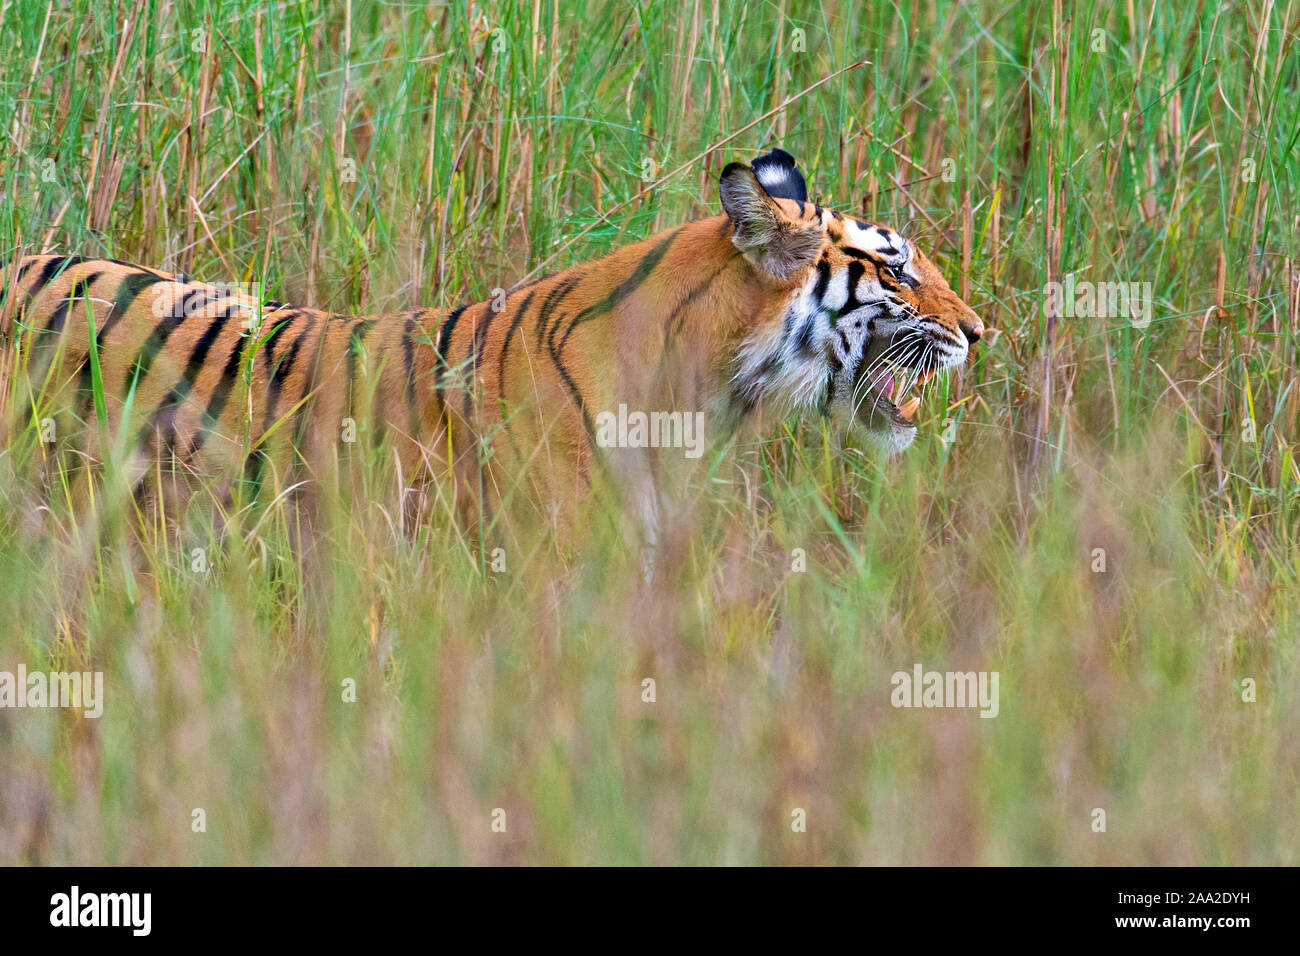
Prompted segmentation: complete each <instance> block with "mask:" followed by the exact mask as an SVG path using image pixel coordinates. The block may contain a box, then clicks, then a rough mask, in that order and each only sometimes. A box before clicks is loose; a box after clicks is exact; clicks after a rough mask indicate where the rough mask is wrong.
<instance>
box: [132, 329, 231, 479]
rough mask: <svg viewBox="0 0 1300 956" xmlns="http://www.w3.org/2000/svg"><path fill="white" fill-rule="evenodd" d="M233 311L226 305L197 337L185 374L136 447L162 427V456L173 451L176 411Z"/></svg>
mask: <svg viewBox="0 0 1300 956" xmlns="http://www.w3.org/2000/svg"><path fill="white" fill-rule="evenodd" d="M234 308H235V306H234V305H229V306H227V307H226V309H225V313H224V314H223V315H220V316H216V317H214V318H213V319H212V320H211V321H210V322H209V323H208V327H207V328H206V329H204V330H203V334H202V335H201V336H199V340H198V341H197V342H196V343H195V344H194V348H192V349H191V350H190V356H189V359H188V360H186V362H185V371H184V372H183V373H182V375H181V379H180V381H178V382H177V383H176V384H175V385H173V386H172V387H171V389H170V391H168V393H167V396H166V397H165V398H164V399H163V400H162V402H160V403H159V405H158V407H157V408H156V409H155V410H154V412H153V414H152V415H150V416H149V420H148V421H147V422H146V423H145V424H144V426H143V427H142V428H141V430H140V436H139V438H138V443H139V444H143V443H144V440H145V438H147V437H148V434H149V432H151V431H153V430H154V429H155V428H157V427H159V426H160V425H163V426H165V427H166V430H167V438H166V441H165V444H164V451H163V454H164V455H166V454H167V453H169V452H170V451H171V450H172V449H174V448H175V443H176V410H177V409H178V408H179V407H180V406H181V404H182V403H184V401H185V399H186V398H188V397H189V394H190V392H191V391H192V390H193V388H194V383H195V382H196V381H197V380H198V377H199V373H200V372H202V371H203V366H204V364H205V363H206V362H207V358H208V353H209V352H210V351H211V350H212V345H213V343H214V342H216V340H217V337H218V336H220V335H221V332H222V330H223V329H225V327H226V323H227V322H229V321H230V316H231V311H232V310H233V309H234Z"/></svg>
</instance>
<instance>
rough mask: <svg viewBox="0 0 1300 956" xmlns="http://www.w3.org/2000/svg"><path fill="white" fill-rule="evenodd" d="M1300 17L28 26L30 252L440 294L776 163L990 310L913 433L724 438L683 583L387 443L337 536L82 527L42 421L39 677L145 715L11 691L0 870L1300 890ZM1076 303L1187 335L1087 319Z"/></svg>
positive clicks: (4, 536)
mask: <svg viewBox="0 0 1300 956" xmlns="http://www.w3.org/2000/svg"><path fill="white" fill-rule="evenodd" d="M1139 8H1140V9H1139ZM1134 14H1137V19H1131V17H1132V16H1133V15H1134ZM1298 25H1300V10H1298V9H1297V8H1296V7H1295V6H1294V5H1286V4H1276V3H1274V2H1272V0H1250V2H1241V3H1227V4H1223V5H1219V4H1181V3H1175V2H1172V0H1160V2H1156V3H1154V4H1151V5H1137V6H1136V7H1135V6H1132V5H1130V6H1129V7H1123V6H1120V7H1117V6H1115V5H1113V4H1102V3H1089V2H1079V3H1062V2H1060V0H1057V2H1055V3H1047V4H1038V5H1027V4H1017V3H1010V2H1008V3H1004V4H999V3H991V2H975V3H950V2H933V0H922V2H917V3H913V4H910V5H906V6H905V7H897V6H891V5H886V4H858V3H849V2H831V0H826V2H821V3H810V2H796V0H777V2H774V3H768V4H747V3H734V2H730V0H726V2H724V0H705V2H698V0H697V2H695V3H686V4H681V3H667V2H662V3H661V2H649V3H638V4H626V3H617V2H607V3H601V2H591V3H560V2H558V0H536V2H534V3H531V4H530V3H526V2H521V3H513V4H512V3H499V4H498V3H486V4H475V5H468V6H467V5H462V4H448V5H443V4H437V3H429V4H419V3H405V4H394V3H386V2H361V0H357V2H351V3H337V2H335V3H330V4H326V5H318V4H308V3H301V2H294V3H289V2H277V3H272V4H269V5H267V4H260V3H251V2H245V0H238V2H223V3H210V4H204V3H192V2H181V3H160V4H145V5H140V4H127V3H115V2H96V3H91V2H89V0H68V2H66V3H58V4H54V3H42V2H36V0H15V2H12V3H8V4H5V5H3V6H2V7H0V44H3V48H4V49H3V55H2V56H0V113H2V114H3V115H4V116H5V117H6V118H7V121H6V123H5V129H6V133H7V137H8V142H7V144H6V147H5V149H4V150H3V151H2V152H0V189H2V190H3V192H2V195H0V246H2V247H3V251H4V253H5V257H6V259H8V258H9V257H11V256H13V255H17V254H26V253H31V252H38V251H58V252H67V253H79V254H83V255H104V256H112V257H115V258H119V259H124V260H128V261H134V262H140V263H143V264H147V265H151V266H155V267H159V268H165V269H169V270H174V271H175V270H184V271H186V272H187V273H189V274H191V275H195V276H198V277H200V278H205V279H208V280H211V281H250V280H256V281H258V282H262V283H265V286H266V288H267V290H268V294H270V295H273V296H274V297H276V298H280V299H284V300H286V301H290V302H294V303H297V304H301V305H311V306H318V307H323V308H329V309H332V310H337V311H343V310H356V311H366V312H380V311H393V310H397V309H403V308H407V309H409V308H414V307H416V306H434V305H454V304H458V303H460V302H463V301H467V300H478V299H485V298H487V297H488V296H489V295H490V294H491V290H492V289H493V288H496V287H501V286H509V285H510V284H511V283H513V282H514V281H516V280H518V279H519V278H521V277H522V276H524V275H525V274H527V273H528V272H530V271H531V270H533V269H535V268H537V267H540V266H543V265H545V267H546V268H548V269H553V268H557V267H562V266H567V265H569V264H571V263H574V262H578V261H582V260H584V259H588V258H592V257H595V256H598V255H601V254H603V253H605V252H607V251H608V250H610V249H612V248H614V247H616V246H618V245H620V244H623V243H627V242H631V241H634V240H638V239H641V238H644V237H645V236H648V235H650V234H651V233H652V232H653V231H654V230H656V229H657V228H661V227H665V226H668V225H671V224H674V223H677V222H680V221H683V220H685V219H687V218H690V217H698V216H703V215H709V214H712V213H714V212H715V211H716V209H717V207H716V196H717V190H716V179H717V175H718V172H719V171H720V169H721V168H722V166H723V165H725V163H727V162H728V161H730V160H733V159H739V160H747V159H749V158H751V157H753V156H755V155H757V154H758V153H759V152H761V151H763V150H765V149H768V148H770V147H772V146H776V145H779V146H782V147H784V148H785V149H787V150H789V151H790V152H791V153H793V154H794V155H795V156H796V157H797V158H798V159H799V161H800V165H801V167H802V168H803V170H804V171H805V173H806V174H807V176H808V179H809V184H810V187H811V190H812V192H813V193H814V195H815V197H816V198H817V199H818V200H819V201H820V202H822V203H823V204H826V205H832V206H834V207H835V208H839V209H841V210H843V211H845V212H854V213H856V214H857V215H860V216H864V217H866V218H870V219H873V220H876V221H879V222H882V223H887V224H890V225H893V226H895V227H898V228H903V227H906V229H907V232H908V234H909V235H910V236H912V237H914V238H915V239H916V240H917V241H918V242H919V243H921V244H922V245H923V246H924V247H925V248H927V249H928V250H930V251H931V253H932V255H933V256H934V257H935V259H936V261H937V262H938V263H939V265H940V267H941V268H942V269H943V270H944V272H945V274H946V275H947V276H948V278H949V280H950V281H951V282H952V284H953V286H954V288H955V289H957V290H958V291H959V292H960V293H961V294H962V295H963V297H964V298H965V299H966V300H967V301H969V302H970V303H972V305H974V306H975V308H976V309H977V311H979V313H980V314H981V316H982V317H983V319H984V321H985V323H986V325H987V326H989V327H990V328H991V329H996V330H997V331H996V332H990V334H988V335H987V336H986V338H985V342H984V343H983V344H982V345H981V346H980V347H979V348H978V349H977V350H975V357H974V360H973V362H972V363H971V365H970V366H969V367H968V368H966V369H965V370H964V371H963V372H962V374H960V375H957V376H954V377H953V378H951V379H950V380H949V381H948V382H947V383H945V384H942V385H940V386H937V388H938V393H937V394H933V393H932V394H931V395H930V396H929V398H928V399H927V401H926V403H925V405H924V406H923V407H922V410H921V422H920V424H921V435H920V437H919V438H918V440H917V442H916V445H915V446H914V447H913V448H912V449H911V450H910V451H908V452H907V453H906V454H904V455H903V456H900V457H898V458H895V459H890V460H882V459H880V458H878V457H877V456H876V455H875V454H874V453H872V452H870V451H867V450H864V449H861V448H858V447H856V446H852V445H842V444H840V443H839V440H838V439H837V438H836V437H835V436H834V435H832V434H830V433H828V432H826V431H825V430H824V429H823V428H822V426H821V424H820V423H818V422H816V421H805V422H802V423H800V422H795V421H791V422H788V423H785V424H784V425H779V426H778V427H777V428H775V429H774V431H773V432H772V434H771V437H770V439H769V440H766V441H763V442H761V443H752V442H750V441H744V442H740V441H738V442H735V443H734V444H733V446H732V447H731V448H730V449H728V451H727V453H726V455H725V456H724V457H723V458H722V459H721V460H719V461H716V462H713V463H712V464H711V465H710V466H709V467H707V468H706V469H705V470H704V472H703V473H702V474H701V475H700V477H699V487H698V489H697V490H698V494H697V495H696V496H695V502H694V507H693V508H692V509H691V512H690V514H689V515H684V516H682V520H681V521H680V522H679V523H678V524H679V527H678V529H677V533H676V535H675V538H674V542H673V547H674V548H676V549H677V553H678V555H679V558H680V560H679V562H678V564H679V569H678V570H677V572H676V573H674V574H673V575H672V576H670V577H666V578H665V579H664V580H661V581H659V582H657V584H656V586H655V587H654V588H647V587H646V585H645V583H644V580H643V578H642V576H641V574H640V569H639V565H638V562H637V560H636V556H635V555H630V554H629V553H628V549H627V547H626V545H625V543H624V542H623V541H622V540H621V539H620V537H619V535H618V534H617V533H616V532H615V531H614V530H613V528H614V525H613V524H612V523H611V522H608V521H604V520H602V518H601V516H600V514H599V512H598V509H596V507H595V506H594V505H593V512H592V514H591V517H590V526H591V535H590V537H591V540H590V541H589V543H588V546H587V547H586V548H585V549H584V550H583V551H582V552H581V553H580V554H567V553H562V552H559V551H557V549H556V548H555V547H554V546H553V543H552V542H551V541H550V540H549V539H548V538H547V536H546V535H544V534H543V535H540V536H539V537H538V538H537V540H536V541H535V542H532V543H530V544H529V545H528V546H525V547H519V548H515V549H511V550H510V552H509V553H507V554H506V556H505V561H504V569H503V570H502V569H497V568H494V567H493V566H492V563H491V562H490V561H489V560H488V559H487V556H486V555H485V554H484V553H483V550H482V548H481V547H480V545H479V544H478V543H476V538H475V537H474V536H473V535H471V534H470V533H468V532H467V531H466V529H464V528H462V527H459V526H458V525H457V524H456V523H455V522H453V521H450V520H438V518H437V516H435V520H431V521H429V522H428V523H427V525H425V526H422V527H419V528H417V529H414V530H412V529H410V528H405V527H402V522H401V519H400V517H399V514H398V512H400V509H399V508H395V506H394V504H395V500H396V492H395V490H394V487H393V478H392V475H391V474H389V472H388V471H387V470H386V469H385V466H384V463H383V462H378V461H377V462H372V463H370V465H371V467H368V469H367V471H366V474H365V480H364V482H363V485H362V494H361V495H360V496H358V497H357V499H356V500H348V501H347V502H344V501H343V500H341V499H340V500H338V501H336V502H334V503H333V504H332V505H331V506H330V507H329V508H327V509H326V514H325V515H324V517H323V534H322V536H321V538H320V540H319V542H318V560H316V561H314V562H313V563H311V564H310V565H309V564H305V563H304V562H303V560H302V556H301V555H300V554H298V553H296V552H295V549H294V547H293V540H294V539H293V535H292V533H291V532H292V528H291V523H292V518H291V515H289V514H288V512H287V510H286V508H285V507H284V506H283V503H282V502H278V503H274V504H267V503H262V504H260V505H258V506H256V507H253V506H250V507H247V508H243V509H240V510H237V511H234V512H225V513H223V512H222V509H221V507H220V504H219V496H218V495H216V494H215V493H213V494H210V495H205V494H198V495H196V496H195V497H194V499H193V500H192V501H190V502H189V506H188V507H187V508H186V509H185V510H184V512H183V513H181V514H174V515H169V516H167V520H164V521H159V520H155V519H153V518H151V517H150V516H149V515H147V514H144V513H142V512H140V511H137V510H136V509H135V508H134V506H133V504H132V500H131V496H130V489H129V486H126V485H124V484H123V482H122V481H120V480H116V479H115V477H114V475H113V474H111V473H105V474H100V475H98V476H97V477H96V479H95V481H96V484H95V486H94V493H93V494H91V495H90V496H89V497H90V498H91V505H90V507H89V508H88V509H86V508H84V507H83V506H81V505H76V506H74V502H82V501H84V499H85V498H86V495H85V494H84V492H85V491H86V489H85V488H83V487H80V486H77V483H78V482H81V483H83V484H84V483H85V482H86V481H88V480H89V479H88V477H87V474H88V473H87V472H86V471H84V470H83V471H80V472H76V473H71V474H70V473H65V472H62V471H60V470H58V469H51V468H49V467H48V460H47V458H46V455H47V451H46V450H45V448H44V446H43V445H42V443H41V442H40V441H39V440H37V438H36V437H34V436H33V435H17V436H13V438H12V440H11V442H10V444H9V445H8V446H7V447H6V448H4V449H0V672H9V673H13V674H16V673H17V671H18V669H19V667H20V666H21V667H23V668H25V669H26V671H28V672H37V671H43V672H49V671H74V670H75V671H86V672H101V673H102V674H103V701H102V705H103V712H102V715H101V716H99V717H97V718H90V717H85V716H83V714H82V713H80V712H77V711H72V710H68V709H55V708H45V709H35V708H25V709H18V708H17V707H12V706H7V707H2V708H0V862H4V863H41V864H51V863H83V864H86V863H112V864H137V863H149V864H189V863H202V864H233V863H254V864H262V863H268V864H269V863H294V864H299V863H301V864H316V863H323V864H351V863H411V864H458V863H460V864H463V863H474V864H479V863H561V864H583V863H605V864H773V863H818V864H846V863H847V864H885V863H894V864H898V863H903V864H913V863H916V864H920V863H931V864H933V863H956V864H969V863H980V864H1028V863H1033V864H1194V863H1195V864H1246V863H1253V864H1295V863H1296V862H1297V847H1298V846H1300V832H1298V831H1300V801H1298V800H1297V789H1298V786H1300V736H1298V735H1297V733H1296V729H1297V727H1298V726H1300V706H1298V705H1297V698H1296V685H1297V679H1298V678H1300V674H1298V673H1297V627H1298V617H1297V615H1298V614H1300V588H1298V587H1297V573H1298V572H1300V558H1298V556H1297V551H1296V540H1297V535H1298V534H1300V526H1298V523H1297V518H1298V517H1300V470H1298V467H1297V462H1296V451H1297V439H1298V426H1300V415H1298V409H1300V387H1298V383H1297V336H1298V334H1300V261H1298V259H1300V242H1298V241H1297V238H1298V237H1297V233H1298V231H1300V208H1298V207H1297V202H1296V199H1297V189H1298V188H1300V179H1298V174H1300V164H1298V162H1297V158H1296V157H1297V151H1296V143H1297V137H1298V135H1300V126H1298V125H1297V124H1298V122H1300V114H1298V108H1297V104H1298V103H1300V88H1298V87H1300V52H1298V50H1297V27H1298ZM860 59H865V60H867V61H869V62H868V64H867V65H865V66H862V67H859V68H856V69H852V70H848V71H846V72H844V73H842V74H840V75H839V76H838V77H836V78H835V79H833V80H832V81H830V82H827V83H825V84H823V85H821V86H819V87H817V88H816V89H813V90H812V91H810V92H807V93H805V94H803V95H800V94H801V92H802V91H804V90H806V89H807V88H808V87H810V86H812V85H813V84H815V83H817V82H818V80H820V79H822V78H824V77H826V76H828V75H830V74H832V73H834V72H835V71H836V70H840V69H842V68H843V67H846V66H848V65H849V64H851V63H854V62H855V61H857V60H860ZM791 97H798V98H797V99H795V100H794V102H792V103H791V104H790V105H789V106H788V107H786V108H785V109H780V110H776V111H775V112H774V113H773V115H772V116H771V117H770V118H769V119H766V120H764V121H762V122H759V123H757V124H755V125H753V126H752V127H750V128H749V129H747V130H745V131H744V132H742V133H741V134H740V135H739V136H733V135H732V134H733V133H735V132H736V131H738V130H741V129H742V128H744V127H745V126H746V124H750V123H752V122H753V121H754V120H755V119H757V118H758V117H760V116H763V114H765V113H767V112H769V111H772V110H774V109H775V108H776V107H779V106H780V105H781V104H782V103H784V102H785V101H786V100H787V99H789V98H791ZM729 137H730V138H729ZM683 164H688V168H687V169H686V170H685V171H684V172H682V173H681V174H678V175H672V176H668V175H666V174H668V173H670V172H671V171H673V170H675V169H676V168H677V167H678V166H681V165H683ZM588 227H591V228H590V229H589V231H587V232H586V234H585V235H583V236H582V237H581V239H579V240H578V241H576V242H574V241H573V239H574V237H575V236H577V235H578V234H579V233H580V232H582V231H583V230H587V229H588ZM548 260H550V261H548ZM1067 282H1068V283H1075V284H1076V285H1075V286H1071V288H1075V287H1077V283H1078V282H1095V283H1137V284H1139V287H1140V288H1142V289H1145V290H1146V295H1147V296H1148V298H1147V299H1146V301H1147V303H1148V304H1149V305H1150V310H1149V315H1147V316H1146V319H1148V320H1149V321H1146V320H1144V321H1136V320H1135V319H1134V317H1133V316H1131V315H1128V314H1125V315H1120V316H1118V317H1116V316H1108V317H1107V316H1103V317H1099V318H1086V317H1082V316H1080V315H1077V314H1076V315H1070V314H1051V315H1049V314H1047V313H1049V312H1052V311H1053V310H1051V309H1045V307H1044V304H1045V300H1046V299H1047V298H1048V297H1049V296H1050V295H1052V294H1053V292H1052V289H1053V286H1052V285H1051V284H1052V283H1063V284H1064V283H1067ZM12 360H13V354H12V351H11V346H10V345H6V357H5V358H4V359H3V361H4V362H5V363H6V364H5V365H3V366H2V367H0V371H3V373H4V374H0V382H2V383H3V385H4V390H3V392H0V396H3V397H0V401H4V402H6V403H7V402H9V401H10V400H11V398H12V396H13V394H14V389H15V388H16V386H15V385H14V380H13V376H12V374H10V373H12V372H13V369H12V367H11V364H10V363H11V362H12ZM918 665H919V666H920V667H921V668H922V670H923V671H937V672H982V673H985V674H989V673H992V672H996V673H997V674H998V677H999V683H998V688H999V704H998V712H997V715H996V717H992V718H990V719H984V718H981V716H980V713H979V711H978V709H971V708H950V709H944V708H927V707H920V708H914V707H896V706H894V701H893V700H891V697H892V696H893V694H894V691H895V686H896V685H895V682H894V675H895V674H897V673H900V672H901V673H904V674H907V675H911V674H913V673H914V668H916V667H917V666H918Z"/></svg>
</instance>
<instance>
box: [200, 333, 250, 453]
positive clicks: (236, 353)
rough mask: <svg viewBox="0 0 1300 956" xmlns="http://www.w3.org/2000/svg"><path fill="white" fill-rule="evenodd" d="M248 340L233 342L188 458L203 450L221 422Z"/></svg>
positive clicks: (245, 337)
mask: <svg viewBox="0 0 1300 956" xmlns="http://www.w3.org/2000/svg"><path fill="white" fill-rule="evenodd" d="M249 338H251V336H244V335H241V336H239V338H238V339H236V340H235V344H234V346H233V347H232V348H231V350H230V355H229V356H228V357H227V359H226V364H225V366H223V367H222V369H221V378H220V379H219V380H218V381H217V387H216V388H214V389H213V390H212V397H211V398H210V399H208V406H207V408H205V409H204V410H203V417H202V419H200V421H199V430H198V431H197V432H196V433H195V435H194V442H193V443H192V444H191V446H190V449H189V452H188V457H190V458H193V457H194V456H195V455H197V454H198V453H199V452H200V451H202V450H203V446H204V444H206V443H207V440H208V436H209V435H210V434H211V433H212V429H213V428H215V427H216V425H217V422H219V421H220V420H221V413H222V412H224V411H225V410H226V405H227V403H229V401H230V391H231V388H233V386H234V384H235V378H236V376H237V375H238V373H239V363H240V361H241V360H242V359H243V357H244V346H245V345H246V344H247V341H248V339H249Z"/></svg>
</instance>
